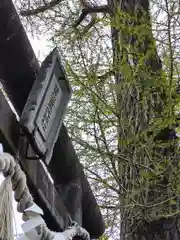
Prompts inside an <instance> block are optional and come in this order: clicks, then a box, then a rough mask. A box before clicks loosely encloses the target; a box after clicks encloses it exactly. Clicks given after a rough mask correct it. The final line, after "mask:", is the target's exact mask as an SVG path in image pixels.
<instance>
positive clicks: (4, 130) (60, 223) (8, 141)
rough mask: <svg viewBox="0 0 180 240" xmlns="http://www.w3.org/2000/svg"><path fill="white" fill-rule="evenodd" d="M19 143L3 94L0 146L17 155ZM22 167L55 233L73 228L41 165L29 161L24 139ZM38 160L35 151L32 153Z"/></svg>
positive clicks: (1, 99) (13, 115)
mask: <svg viewBox="0 0 180 240" xmlns="http://www.w3.org/2000/svg"><path fill="white" fill-rule="evenodd" d="M18 141H19V123H18V121H17V120H16V116H15V114H14V113H13V112H12V110H11V108H10V107H9V104H8V103H7V101H6V99H5V97H4V96H3V94H2V93H1V92H0V142H3V146H4V148H5V150H6V151H8V152H11V153H12V154H13V155H16V153H17V147H18ZM21 144H22V145H21V148H20V164H21V166H22V168H23V170H24V171H25V173H26V176H27V180H28V185H29V187H30V189H31V193H32V194H33V197H34V199H35V201H36V202H37V204H38V205H39V206H40V207H42V208H43V210H45V209H46V210H45V216H44V217H45V221H46V222H47V224H48V226H49V228H50V229H52V230H56V231H58V230H60V229H61V230H63V229H64V228H66V227H67V226H68V225H69V218H68V215H67V209H66V208H65V206H64V203H63V201H62V199H61V197H60V196H59V194H58V193H57V191H56V189H55V188H54V186H53V183H52V182H51V181H50V178H49V177H48V174H47V173H46V171H45V168H44V167H43V165H42V164H41V162H40V161H29V160H27V159H26V158H25V157H24V156H25V150H26V149H25V148H26V142H25V141H24V139H23V138H22V140H21ZM29 154H31V156H34V153H33V151H29Z"/></svg>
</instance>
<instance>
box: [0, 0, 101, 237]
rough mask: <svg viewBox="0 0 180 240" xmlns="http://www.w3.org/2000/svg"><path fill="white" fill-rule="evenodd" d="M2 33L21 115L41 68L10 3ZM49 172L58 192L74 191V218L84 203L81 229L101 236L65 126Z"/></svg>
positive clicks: (3, 58) (0, 72)
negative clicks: (79, 204) (78, 207)
mask: <svg viewBox="0 0 180 240" xmlns="http://www.w3.org/2000/svg"><path fill="white" fill-rule="evenodd" d="M0 32H1V35H0V78H1V79H2V80H1V82H2V84H3V86H4V88H5V91H6V93H7V94H8V96H9V98H10V100H11V101H12V103H13V105H14V107H15V109H16V111H17V112H18V113H19V114H21V112H22V110H23V108H24V105H25V102H26V100H27V97H28V94H29V92H30V90H31V87H32V85H33V82H34V80H35V78H36V74H37V72H38V69H39V65H38V61H37V59H36V57H35V54H34V52H33V50H32V47H31V45H30V43H29V40H28V38H27V35H26V33H25V31H24V28H23V26H22V24H21V21H20V19H19V16H18V14H17V12H16V10H15V8H14V6H13V3H12V1H11V0H6V1H0ZM48 170H49V172H50V173H51V176H52V178H53V180H54V184H55V186H56V187H57V189H58V191H59V193H61V194H64V192H71V193H72V192H73V191H74V194H73V198H72V197H71V198H69V197H68V196H70V195H69V194H67V197H66V199H64V202H65V203H66V207H67V209H68V211H69V212H70V213H71V216H72V217H73V218H75V220H76V214H75V208H76V206H77V205H78V202H79V201H80V202H82V210H79V211H82V226H83V227H85V228H86V229H87V230H88V231H89V232H90V234H91V236H92V237H95V238H97V237H99V236H100V235H102V233H103V232H104V229H105V227H104V221H103V218H102V215H101V212H100V209H99V207H98V205H97V202H96V199H95V197H94V195H93V193H92V191H91V188H90V186H89V183H88V181H87V178H86V177H85V175H84V172H83V169H82V166H81V164H80V162H79V160H78V158H77V155H76V153H75V150H74V148H73V145H72V142H71V139H70V138H69V136H68V133H67V129H66V127H65V126H64V124H63V125H62V128H61V131H60V134H59V138H58V140H57V143H56V144H55V147H54V153H53V157H52V160H51V162H50V164H49V166H48ZM74 186H76V187H74ZM62 189H64V191H62ZM68 189H69V190H68ZM78 189H81V190H80V191H79V190H78ZM77 191H78V193H77ZM81 193H82V196H81ZM76 197H78V198H79V199H78V201H76ZM73 199H74V200H73ZM78 215H79V216H80V214H78ZM79 216H78V217H77V218H78V219H79Z"/></svg>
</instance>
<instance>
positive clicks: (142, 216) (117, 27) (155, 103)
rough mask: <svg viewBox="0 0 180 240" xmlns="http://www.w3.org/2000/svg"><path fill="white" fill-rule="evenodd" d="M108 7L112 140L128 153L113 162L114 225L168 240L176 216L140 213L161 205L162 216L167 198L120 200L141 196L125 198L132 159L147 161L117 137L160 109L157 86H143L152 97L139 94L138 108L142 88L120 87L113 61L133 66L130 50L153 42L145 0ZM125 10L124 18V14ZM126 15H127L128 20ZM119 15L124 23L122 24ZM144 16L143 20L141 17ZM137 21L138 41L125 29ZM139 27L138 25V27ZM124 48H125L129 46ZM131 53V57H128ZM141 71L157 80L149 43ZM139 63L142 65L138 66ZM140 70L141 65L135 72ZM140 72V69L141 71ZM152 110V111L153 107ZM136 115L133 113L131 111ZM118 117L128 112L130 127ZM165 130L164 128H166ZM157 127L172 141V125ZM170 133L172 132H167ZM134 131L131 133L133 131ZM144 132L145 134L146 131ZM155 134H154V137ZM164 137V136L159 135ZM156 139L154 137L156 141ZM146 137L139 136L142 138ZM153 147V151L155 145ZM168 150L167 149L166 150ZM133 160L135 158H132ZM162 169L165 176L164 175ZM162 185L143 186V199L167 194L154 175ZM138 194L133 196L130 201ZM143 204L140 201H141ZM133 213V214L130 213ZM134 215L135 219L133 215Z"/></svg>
mask: <svg viewBox="0 0 180 240" xmlns="http://www.w3.org/2000/svg"><path fill="white" fill-rule="evenodd" d="M108 5H109V8H110V9H111V14H112V15H111V21H112V28H111V36H112V48H113V62H114V70H115V84H116V85H117V86H118V87H117V109H119V112H118V116H119V119H118V121H119V129H118V134H119V140H118V152H119V155H122V154H124V156H126V158H127V159H132V161H131V164H130V165H128V164H127V162H125V161H124V162H123V161H122V159H120V158H119V161H118V166H119V169H118V170H119V188H120V193H121V194H120V197H119V201H120V206H123V207H122V208H121V209H120V210H121V227H120V239H121V240H156V239H157V240H159V239H164V240H169V239H171V240H173V239H180V218H179V217H178V216H176V217H169V218H163V217H155V218H154V219H153V217H152V218H151V219H150V220H149V221H147V218H146V214H147V211H148V214H149V215H154V214H155V215H159V209H158V208H161V214H162V216H163V213H164V211H165V212H167V211H166V210H167V209H168V208H169V207H170V208H171V207H172V206H170V204H168V203H167V202H166V203H165V204H159V205H157V207H156V208H152V209H151V208H150V209H148V210H147V209H146V207H144V209H142V207H139V209H138V207H137V206H135V207H134V208H130V207H129V208H128V207H127V208H126V207H124V205H128V204H131V203H132V201H134V203H136V202H140V201H141V199H140V198H138V197H137V199H135V198H134V199H131V201H130V198H129V196H130V194H131V195H132V192H133V191H134V186H133V184H132V179H133V180H134V182H136V181H137V176H139V171H140V169H139V167H138V164H144V165H147V166H149V162H147V160H146V155H143V153H142V154H141V155H140V156H139V157H138V156H136V158H134V159H135V162H133V155H134V154H135V152H136V151H135V149H134V146H135V144H134V145H133V144H129V145H128V144H127V147H124V146H123V145H122V143H121V142H120V141H122V140H126V139H127V138H128V137H129V138H131V137H133V136H136V134H137V133H142V132H143V131H144V130H145V129H147V127H148V126H149V123H150V121H151V120H152V119H153V118H154V117H158V116H160V115H161V113H162V111H163V107H164V104H165V101H166V96H164V93H163V92H162V91H161V90H160V89H159V88H158V87H157V88H156V90H155V91H156V93H157V94H153V93H152V92H151V91H149V90H148V93H151V95H152V98H151V97H150V96H148V97H147V96H145V98H146V104H147V106H146V107H147V109H148V110H147V109H145V108H144V105H143V104H142V105H140V103H139V102H140V100H141V95H142V92H139V91H138V89H137V88H136V85H135V84H134V85H133V83H132V85H131V91H129V88H128V89H126V88H124V87H123V84H124V83H125V81H126V76H124V75H123V73H122V72H121V71H120V70H119V69H120V68H119V66H122V65H123V64H129V65H131V64H132V65H133V66H138V64H139V59H138V57H136V55H135V54H137V56H138V54H141V56H146V54H147V53H148V50H149V49H150V48H151V46H152V45H153V43H154V39H153V35H152V31H151V21H150V16H149V1H148V0H130V1H129V0H124V1H121V0H108ZM124 14H125V15H126V14H128V15H127V18H126V16H125V15H124ZM131 17H132V19H133V20H131ZM122 21H124V26H123V24H122ZM144 21H145V22H144ZM142 23H146V28H144V32H145V31H148V34H147V33H146V34H145V35H144V38H143V41H142V39H138V36H137V35H133V33H132V32H129V33H127V28H126V26H127V27H128V26H131V27H132V28H133V27H134V28H135V27H137V26H140V25H141V24H142ZM141 31H142V32H143V30H141ZM129 49H130V50H129ZM130 52H133V53H135V54H133V57H132V56H130V55H131V54H130ZM130 58H131V59H130ZM144 64H145V65H146V71H147V72H150V73H151V77H152V79H156V80H158V78H160V77H161V71H162V65H161V61H160V58H159V57H158V55H157V52H156V48H154V49H153V52H152V54H151V56H150V57H148V58H147V59H146V60H145V63H144ZM143 69H144V68H142V71H143ZM139 74H140V75H141V71H140V72H139ZM140 75H139V76H137V77H139V79H140V82H142V83H145V84H146V76H145V77H143V76H140ZM142 75H143V74H142ZM147 80H148V79H147ZM154 112H155V113H154ZM137 116H138V117H137ZM122 118H123V119H124V122H125V121H128V120H129V119H131V118H132V121H131V126H132V128H133V130H132V131H131V129H130V128H129V127H128V128H124V129H123V126H122V124H121V122H120V121H122ZM166 130H167V131H166ZM166 130H163V131H162V132H163V134H162V135H165V136H163V137H162V136H160V138H159V139H158V140H162V141H164V142H166V140H168V141H174V138H176V136H175V135H176V134H175V131H174V130H173V129H171V130H170V129H169V128H168V129H166ZM171 133H173V134H172V135H171ZM133 134H134V135H133ZM146 137H147V136H146ZM157 138H158V137H157ZM165 138H166V139H165ZM156 140H157V139H154V141H156ZM143 141H146V140H144V139H142V142H143ZM150 149H151V154H152V152H154V148H150ZM160 151H161V156H162V158H163V157H166V156H167V153H168V154H170V155H172V154H173V152H172V151H175V149H174V148H171V149H170V148H165V149H163V150H162V149H161V150H160ZM156 152H159V151H158V150H157V149H156ZM168 156H169V155H168ZM137 161H138V162H137ZM172 164H174V163H172ZM168 174H170V173H169V172H167V173H166V174H165V177H166V178H167V179H168ZM160 183H161V185H163V187H160V188H158V189H157V188H156V187H154V188H153V187H149V191H148V192H147V193H146V198H147V204H148V203H149V202H151V201H152V200H153V199H156V198H157V199H158V198H159V197H161V198H162V201H165V197H164V196H165V195H166V194H168V184H169V182H168V180H167V181H166V182H163V180H161V181H160ZM136 200H138V201H136ZM142 205H143V204H142ZM133 216H135V217H133ZM137 219H138V220H137Z"/></svg>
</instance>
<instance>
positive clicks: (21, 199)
mask: <svg viewBox="0 0 180 240" xmlns="http://www.w3.org/2000/svg"><path fill="white" fill-rule="evenodd" d="M0 172H2V173H3V174H4V176H5V177H7V176H10V177H11V181H12V186H13V187H12V188H13V191H14V193H15V194H14V198H15V200H16V201H17V202H18V205H17V210H18V212H20V213H23V214H24V213H25V210H26V209H27V208H29V207H31V206H32V205H33V204H34V201H33V197H32V195H31V194H30V192H29V189H28V186H27V183H26V175H25V174H24V172H23V171H22V169H21V167H20V165H19V164H18V163H17V162H16V161H15V159H14V157H13V156H11V155H10V154H8V153H0ZM38 230H39V237H38V239H39V240H41V239H42V240H45V239H46V240H52V239H54V238H55V236H58V235H59V238H60V239H62V236H63V237H64V240H72V238H73V237H75V236H80V237H81V238H82V239H83V240H89V239H90V237H89V234H88V232H87V231H86V230H85V229H83V228H81V227H78V226H73V227H70V228H68V229H67V230H65V231H64V232H62V233H55V232H52V231H50V230H49V229H48V227H47V226H46V224H45V222H44V223H43V224H41V225H40V227H38ZM56 239H58V238H56Z"/></svg>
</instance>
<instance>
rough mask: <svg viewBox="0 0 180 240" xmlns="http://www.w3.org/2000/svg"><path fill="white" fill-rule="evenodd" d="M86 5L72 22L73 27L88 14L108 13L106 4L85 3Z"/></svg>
mask: <svg viewBox="0 0 180 240" xmlns="http://www.w3.org/2000/svg"><path fill="white" fill-rule="evenodd" d="M85 6H86V7H85V8H83V10H82V13H81V15H80V16H79V18H78V20H77V21H76V22H75V23H74V25H73V26H74V27H77V26H78V25H79V24H80V23H81V22H82V21H83V20H84V19H85V17H86V16H87V15H88V14H90V13H91V14H92V13H109V7H108V5H102V6H95V7H94V6H91V5H89V4H86V5H85Z"/></svg>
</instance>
